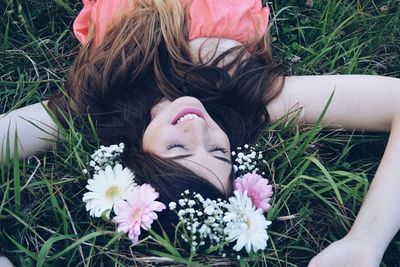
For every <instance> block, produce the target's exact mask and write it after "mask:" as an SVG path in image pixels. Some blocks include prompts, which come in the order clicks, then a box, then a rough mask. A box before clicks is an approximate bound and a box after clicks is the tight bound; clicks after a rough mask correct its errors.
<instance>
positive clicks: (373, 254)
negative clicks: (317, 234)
mask: <svg viewBox="0 0 400 267" xmlns="http://www.w3.org/2000/svg"><path fill="white" fill-rule="evenodd" d="M382 257H383V251H382V249H381V248H380V247H379V246H377V244H375V242H374V241H373V240H368V237H366V238H357V237H354V236H351V234H348V235H347V236H345V237H344V238H342V239H340V240H338V241H336V242H333V243H332V244H330V245H329V246H328V247H327V248H325V249H324V250H322V251H321V252H320V253H319V254H318V255H317V256H315V257H314V258H313V259H312V260H311V261H310V263H309V265H308V267H358V266H362V267H378V266H379V265H380V263H381V260H382Z"/></svg>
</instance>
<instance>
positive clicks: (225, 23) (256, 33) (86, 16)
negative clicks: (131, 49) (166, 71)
mask: <svg viewBox="0 0 400 267" xmlns="http://www.w3.org/2000/svg"><path fill="white" fill-rule="evenodd" d="M132 1H134V0H83V5H84V6H83V9H82V10H81V12H80V13H79V15H78V16H77V17H76V19H75V21H74V24H73V30H74V34H75V36H76V38H77V39H78V40H79V41H80V42H81V43H82V44H85V43H86V42H87V39H88V34H89V28H90V27H91V24H93V27H95V37H94V38H95V39H94V42H95V44H99V43H100V42H101V40H103V38H104V35H105V32H106V30H107V25H109V24H110V23H111V22H112V20H113V18H115V17H116V16H117V15H118V14H122V13H123V12H125V11H126V10H127V9H128V8H129V7H131V6H132ZM180 2H181V3H182V5H183V6H186V5H188V4H190V3H191V6H190V7H189V14H188V19H189V40H192V39H195V38H199V37H217V38H227V39H233V40H236V41H239V42H241V43H248V42H250V41H253V40H259V39H261V37H262V36H263V35H264V34H265V32H266V30H267V27H268V19H269V9H268V8H267V7H265V8H263V7H262V4H261V0H192V1H190V0H180Z"/></svg>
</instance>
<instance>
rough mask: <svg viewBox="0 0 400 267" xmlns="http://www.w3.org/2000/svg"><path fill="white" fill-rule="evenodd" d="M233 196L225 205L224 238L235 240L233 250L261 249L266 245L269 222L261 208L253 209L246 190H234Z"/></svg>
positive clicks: (230, 240) (248, 250)
mask: <svg viewBox="0 0 400 267" xmlns="http://www.w3.org/2000/svg"><path fill="white" fill-rule="evenodd" d="M234 194H235V196H234V197H230V198H229V203H228V204H227V205H226V208H227V212H225V216H224V221H225V222H226V223H227V224H226V227H225V229H224V233H225V234H226V240H227V241H228V242H233V241H235V240H237V242H236V245H235V246H234V247H233V249H234V250H236V251H240V250H241V249H242V248H243V247H245V248H246V251H247V253H250V251H251V250H253V252H257V251H258V250H263V249H265V248H266V246H267V240H268V238H269V237H268V233H267V228H268V225H270V224H271V222H270V221H267V220H266V219H265V217H264V215H263V211H262V210H261V209H255V208H254V207H253V205H252V203H251V199H250V198H249V197H248V196H247V191H245V192H244V194H243V195H242V194H241V193H240V192H238V191H235V192H234Z"/></svg>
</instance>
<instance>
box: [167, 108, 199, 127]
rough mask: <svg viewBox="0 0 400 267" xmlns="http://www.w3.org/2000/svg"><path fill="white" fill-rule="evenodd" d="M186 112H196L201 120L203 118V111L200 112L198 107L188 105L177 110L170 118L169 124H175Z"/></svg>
mask: <svg viewBox="0 0 400 267" xmlns="http://www.w3.org/2000/svg"><path fill="white" fill-rule="evenodd" d="M186 114H196V115H197V116H199V117H200V118H202V119H203V120H204V119H205V118H204V114H203V112H201V110H200V109H198V108H193V107H190V108H184V109H182V110H181V111H179V112H178V114H176V116H175V118H174V119H173V120H172V122H171V124H175V123H176V122H177V121H178V120H179V119H180V118H181V117H182V116H184V115H186Z"/></svg>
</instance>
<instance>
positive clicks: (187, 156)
mask: <svg viewBox="0 0 400 267" xmlns="http://www.w3.org/2000/svg"><path fill="white" fill-rule="evenodd" d="M191 156H193V154H185V155H179V156H175V157H169V158H168V159H175V160H178V159H186V158H189V157H191ZM213 158H216V159H219V160H221V161H223V162H226V163H229V164H231V165H232V162H231V161H230V160H229V159H227V158H224V157H219V156H215V155H213Z"/></svg>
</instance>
